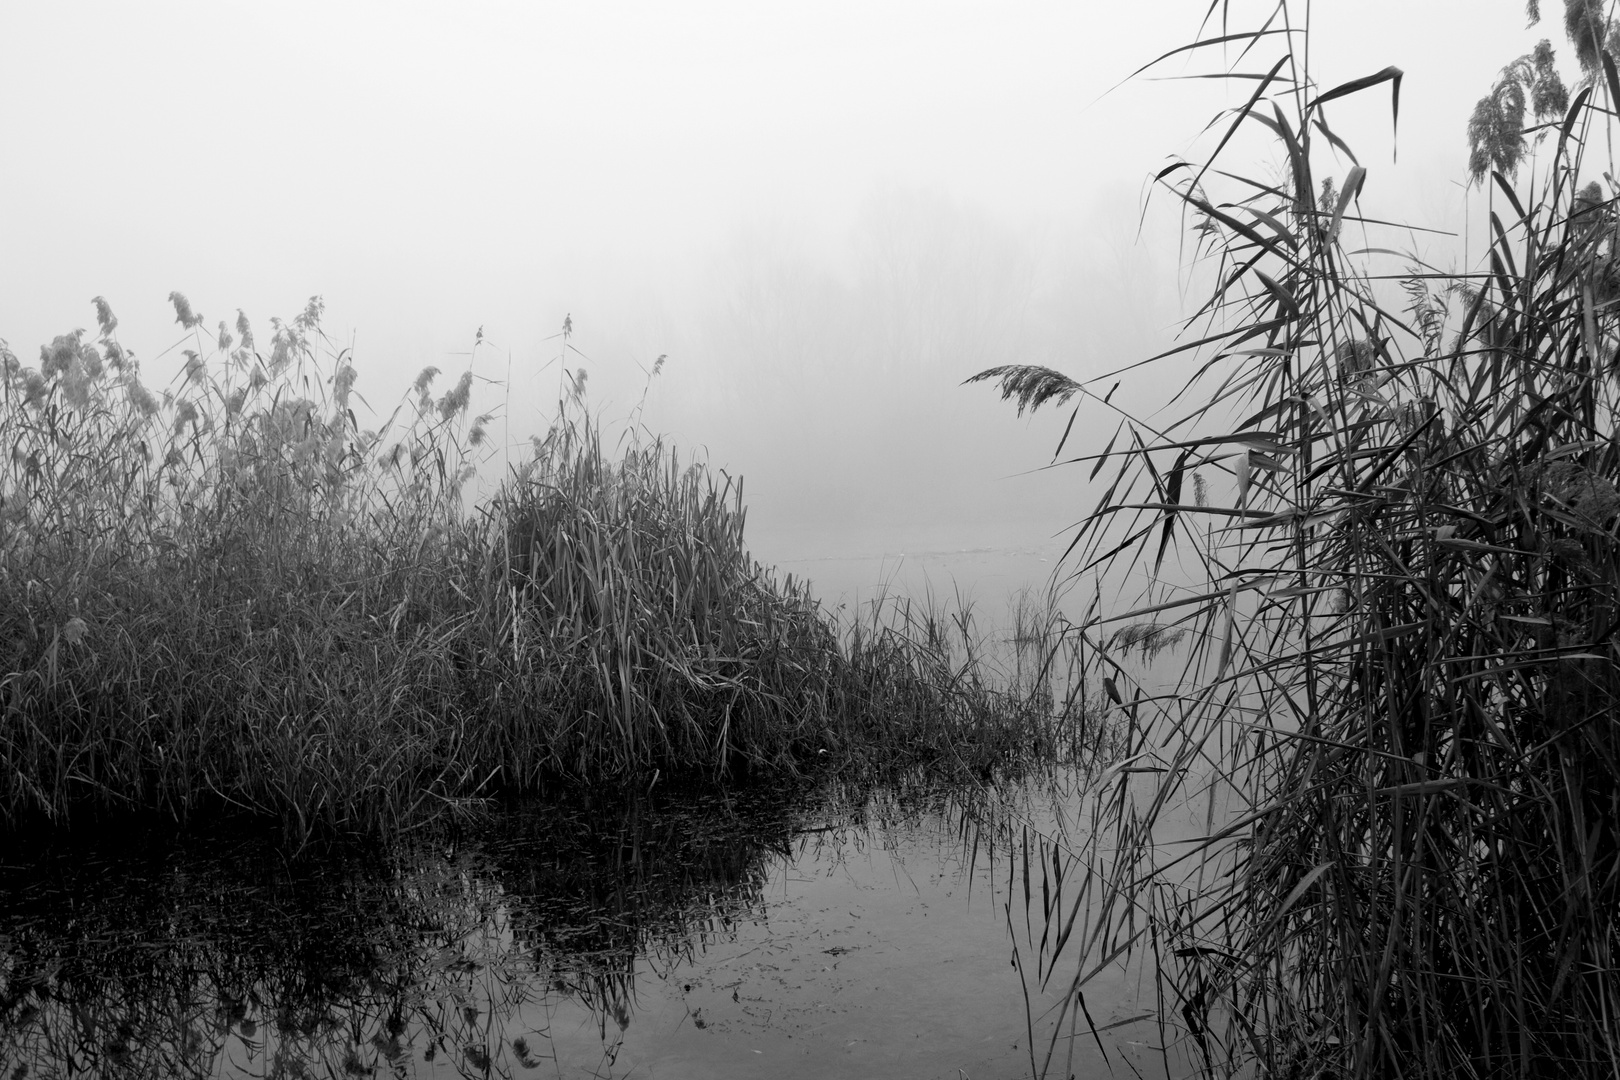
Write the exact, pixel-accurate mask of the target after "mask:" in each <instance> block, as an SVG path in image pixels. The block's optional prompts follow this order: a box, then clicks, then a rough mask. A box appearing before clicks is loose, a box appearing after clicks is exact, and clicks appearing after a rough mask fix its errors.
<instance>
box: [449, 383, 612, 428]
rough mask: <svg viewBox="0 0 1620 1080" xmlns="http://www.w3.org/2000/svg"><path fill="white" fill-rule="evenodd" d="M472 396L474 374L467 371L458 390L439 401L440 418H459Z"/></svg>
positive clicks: (452, 391)
mask: <svg viewBox="0 0 1620 1080" xmlns="http://www.w3.org/2000/svg"><path fill="white" fill-rule="evenodd" d="M580 378H581V379H583V378H584V373H583V372H581V373H580ZM471 394H472V372H470V371H466V372H463V373H462V375H461V378H460V379H459V380H458V381H457V382H456V388H455V389H454V390H451V391H450V392H449V393H448V394H445V395H444V397H442V398H440V399H439V417H440V418H441V419H444V420H448V419H450V418H451V417H453V416H459V415H460V414H461V412H462V411H463V410H464V409H466V408H467V399H468V397H470V396H471Z"/></svg>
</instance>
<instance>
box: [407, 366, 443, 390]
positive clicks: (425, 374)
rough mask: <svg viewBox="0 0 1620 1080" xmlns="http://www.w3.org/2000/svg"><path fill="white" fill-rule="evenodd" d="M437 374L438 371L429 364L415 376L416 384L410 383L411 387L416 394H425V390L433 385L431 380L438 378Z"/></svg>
mask: <svg viewBox="0 0 1620 1080" xmlns="http://www.w3.org/2000/svg"><path fill="white" fill-rule="evenodd" d="M438 374H439V369H438V368H436V367H434V366H433V365H432V364H429V365H428V366H427V367H425V368H423V369H422V370H421V372H420V373H418V374H417V376H416V382H414V383H412V384H411V385H412V386H414V387H415V388H416V392H417V393H418V394H425V393H427V388H428V387H429V386H431V385H432V384H433V380H434V379H435V378H437V377H438Z"/></svg>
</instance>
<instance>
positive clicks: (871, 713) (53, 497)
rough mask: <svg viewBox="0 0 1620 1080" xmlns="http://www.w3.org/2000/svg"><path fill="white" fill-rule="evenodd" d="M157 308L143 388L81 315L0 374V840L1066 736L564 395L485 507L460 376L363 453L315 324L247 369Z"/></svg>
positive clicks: (658, 448) (483, 420) (310, 829)
mask: <svg viewBox="0 0 1620 1080" xmlns="http://www.w3.org/2000/svg"><path fill="white" fill-rule="evenodd" d="M171 299H172V301H173V303H174V306H175V311H176V316H177V321H178V322H179V323H180V324H181V325H182V327H183V329H184V331H185V332H186V338H185V340H184V341H183V342H182V345H185V346H188V348H186V349H185V357H186V362H185V366H184V371H183V373H182V374H181V375H180V376H179V377H178V378H177V380H176V381H175V383H174V385H172V386H170V387H169V388H168V389H167V390H164V391H161V392H159V391H157V390H154V389H152V388H150V387H148V386H147V385H146V384H145V383H144V382H143V381H142V371H141V365H140V363H139V362H138V361H137V359H136V358H135V357H134V356H133V355H132V354H131V353H130V352H128V351H127V350H126V349H125V348H124V347H123V346H122V345H121V344H120V342H119V339H118V335H117V319H116V317H115V316H114V314H113V312H112V311H111V309H110V307H109V306H108V305H107V304H106V303H105V302H104V301H102V300H100V299H98V300H97V301H96V311H97V316H98V326H99V332H98V333H97V334H96V335H95V336H93V337H92V336H91V335H88V334H85V333H82V332H75V333H73V334H68V335H64V336H62V337H58V338H57V339H56V340H55V341H53V342H52V343H51V344H49V345H47V346H45V347H44V348H43V349H42V350H41V354H40V359H39V362H38V365H37V366H27V365H24V364H23V363H21V362H20V361H19V360H18V359H17V358H16V356H15V355H14V354H13V353H11V352H10V350H9V349H6V350H3V351H0V364H3V367H4V372H3V380H0V384H3V385H0V442H3V444H4V446H5V447H6V452H5V457H4V459H3V460H0V702H3V709H4V720H3V724H0V821H3V822H5V823H8V824H10V825H13V826H15V825H19V824H22V823H25V822H29V821H35V820H40V819H44V820H48V821H53V822H57V823H71V822H74V821H79V820H85V819H90V818H97V817H105V816H107V815H114V814H124V813H129V812H136V813H156V814H158V815H161V816H165V817H169V818H173V819H175V820H177V821H181V822H184V821H187V820H190V819H191V818H192V817H193V816H194V815H196V814H198V813H203V812H208V813H215V812H220V811H225V812H235V813H241V814H245V815H251V816H269V817H273V818H277V819H280V820H281V821H282V822H283V823H284V824H285V827H286V829H287V831H288V833H289V834H290V835H292V836H294V837H298V838H304V839H307V838H309V837H311V836H313V835H316V834H318V833H322V832H331V831H338V832H359V833H369V834H377V835H382V834H390V833H395V832H397V831H399V830H401V829H405V828H409V827H411V826H412V825H414V824H417V823H420V822H422V821H425V820H428V819H431V818H433V817H435V816H438V815H440V814H442V813H445V812H451V813H458V812H463V811H472V810H475V809H476V808H477V805H478V800H480V799H484V798H487V797H489V796H492V795H494V794H496V793H498V792H502V791H513V790H532V789H535V788H539V787H542V786H545V785H548V784H559V783H574V782H586V783H609V784H633V785H647V784H649V783H657V782H660V780H662V779H665V778H670V777H674V776H677V775H680V776H687V775H692V776H698V777H702V778H704V779H705V780H706V781H707V782H711V783H714V782H727V781H728V780H735V779H737V778H741V777H746V776H757V775H770V774H778V773H783V772H793V771H796V770H799V769H802V768H804V767H806V766H807V765H809V764H811V763H819V762H822V761H825V760H836V761H847V760H851V759H856V760H859V759H862V758H869V759H870V760H873V761H878V760H885V759H888V758H890V757H892V756H894V755H893V753H892V751H895V750H899V751H900V752H901V754H902V755H903V756H921V757H930V756H931V757H940V756H942V755H943V754H944V753H945V752H946V750H947V749H948V750H949V752H950V754H951V755H954V757H955V758H963V757H964V755H966V756H975V755H976V756H979V757H984V758H985V759H986V761H987V762H989V763H988V764H987V765H986V766H985V767H986V768H994V767H996V766H995V764H994V761H992V760H991V759H994V758H997V757H998V755H1003V754H1005V753H1010V752H1011V751H1012V749H1013V748H1016V747H1017V746H1020V745H1023V746H1029V745H1032V744H1034V743H1036V742H1039V741H1040V740H1042V739H1045V740H1046V741H1048V742H1050V741H1051V740H1052V736H1051V734H1050V733H1051V732H1053V731H1057V730H1058V729H1060V728H1061V727H1062V726H1063V725H1064V724H1065V723H1067V722H1068V719H1067V718H1064V717H1061V716H1057V715H1054V713H1053V712H1052V710H1051V709H1050V708H1049V707H1048V706H1049V705H1050V704H1051V703H1050V701H1049V700H1046V699H1042V700H1040V701H1034V702H1032V701H1031V700H1030V699H1029V698H1028V695H1025V694H1021V693H1012V692H1008V691H1007V690H1005V689H1001V688H997V687H995V686H994V685H992V684H991V683H990V682H988V681H986V680H982V679H977V678H976V677H975V675H974V674H973V673H972V672H965V671H962V670H959V669H956V668H953V667H952V666H951V665H950V664H948V663H944V662H942V661H940V660H939V659H938V658H937V657H936V656H935V655H934V652H935V650H936V649H937V648H938V646H939V642H938V641H937V640H934V641H931V640H929V639H927V638H926V637H924V638H920V639H918V640H910V639H908V638H907V634H908V633H910V632H911V631H912V630H914V629H916V627H915V626H908V625H906V624H904V623H901V622H893V621H886V620H888V619H889V615H888V614H887V613H883V612H878V613H874V614H873V616H872V619H871V621H870V623H863V624H862V625H861V626H860V627H858V628H849V627H843V626H840V625H839V624H837V623H836V622H835V621H834V620H833V619H831V618H830V617H829V616H828V615H826V614H825V613H824V612H823V611H822V610H821V608H820V606H819V605H818V603H817V602H816V601H815V599H814V598H813V597H812V596H811V594H810V592H809V591H808V588H807V587H806V586H805V585H804V583H802V582H796V581H794V580H792V579H791V578H788V579H783V578H780V577H778V576H777V575H776V574H775V573H774V572H773V571H771V570H770V569H769V568H766V567H763V566H761V565H760V564H759V563H758V562H756V561H755V560H754V559H753V558H752V557H751V556H750V554H749V552H748V549H747V547H746V545H745V543H744V539H743V527H744V522H745V519H746V513H745V508H744V506H743V501H742V487H741V483H740V482H733V481H732V480H730V479H729V478H717V477H716V475H715V474H714V472H712V471H711V470H709V469H708V468H706V467H705V466H704V465H703V464H702V463H699V462H688V461H683V460H682V459H681V456H680V455H679V454H678V453H677V452H676V450H675V448H674V447H673V446H671V445H670V444H669V443H667V442H666V441H664V440H662V439H659V438H656V437H653V436H650V435H647V434H646V433H644V432H640V433H637V432H632V433H631V434H630V435H629V436H627V437H626V438H625V439H624V440H622V441H621V443H620V444H619V447H618V450H617V452H615V453H613V454H609V453H607V452H605V451H604V448H603V439H602V434H601V431H600V428H599V426H598V424H597V423H596V422H595V421H594V420H593V419H592V418H591V417H590V415H589V413H588V412H587V411H586V407H585V401H584V396H583V385H584V380H583V378H581V377H578V376H577V373H576V374H575V375H571V376H570V377H569V379H568V381H567V384H566V385H567V386H569V387H571V389H569V390H568V392H567V393H566V394H565V395H564V400H563V401H561V402H560V403H559V406H558V411H557V414H556V416H557V419H556V422H555V423H554V424H553V425H552V426H551V428H550V429H549V430H548V431H547V433H546V434H545V435H543V436H541V437H538V438H536V439H535V440H534V441H533V444H532V446H530V447H529V448H528V449H527V451H526V453H525V454H524V455H523V457H522V459H521V460H519V461H518V462H516V463H514V464H513V465H512V466H511V467H510V469H509V471H508V473H507V475H506V476H505V478H504V479H503V481H502V482H501V483H500V485H499V487H498V489H497V490H496V491H495V493H494V494H493V495H490V496H489V497H487V498H482V499H475V498H473V497H472V496H471V495H470V494H469V482H470V481H471V480H472V479H473V478H474V476H475V475H477V469H478V467H479V465H480V464H481V463H485V462H487V461H488V460H489V458H490V455H491V453H492V451H491V449H490V446H489V441H488V439H487V427H488V425H489V424H490V422H491V418H490V417H489V416H472V415H470V414H469V400H470V398H471V396H472V395H471V389H472V383H473V379H472V373H471V370H470V369H469V370H468V371H466V372H463V373H461V374H460V376H459V378H457V380H456V381H455V382H454V383H453V384H451V385H450V386H449V387H448V389H444V390H442V391H440V392H435V388H434V383H435V380H436V379H437V378H438V376H439V373H438V372H437V371H436V370H434V369H432V368H429V369H427V370H426V371H424V372H422V374H421V375H420V377H418V379H417V380H416V381H415V383H414V384H413V386H412V389H411V390H410V391H409V393H408V394H407V397H406V399H405V400H404V401H403V402H402V403H401V404H400V406H399V407H398V408H397V409H396V410H395V411H394V413H393V414H392V416H390V417H389V418H388V419H387V421H386V422H385V423H383V424H382V425H381V426H380V427H377V428H375V429H366V428H362V427H361V425H360V423H359V421H358V420H357V415H358V414H360V413H362V412H364V409H363V408H362V407H361V402H360V401H359V399H358V395H357V392H356V390H355V380H356V371H355V368H354V366H353V363H352V357H351V356H350V354H349V353H348V352H347V351H345V350H338V349H335V348H334V347H333V346H332V345H331V343H330V342H329V341H328V340H327V339H326V337H325V336H324V334H323V333H322V331H321V315H322V306H321V303H320V301H319V300H318V299H315V300H311V302H310V304H309V306H308V307H307V309H306V310H305V311H304V312H302V313H300V314H299V315H298V316H297V317H296V318H294V319H292V320H290V321H287V322H282V321H279V320H277V321H274V322H273V334H272V337H271V339H270V341H269V342H268V344H267V346H266V347H264V348H261V347H260V346H259V345H258V344H256V342H255V340H254V335H253V330H252V327H251V326H250V325H249V323H248V322H247V320H246V319H245V318H244V317H240V316H239V318H238V320H237V321H236V323H235V325H234V326H227V325H226V324H225V323H223V322H222V323H220V324H219V326H218V329H217V332H208V333H205V332H204V328H203V324H202V318H201V316H199V315H197V314H195V313H194V312H193V311H192V310H191V308H190V305H189V304H188V303H187V302H186V300H185V298H184V297H183V296H181V295H179V294H175V295H174V296H173V297H172V298H171ZM565 343H566V338H565ZM1043 733H1045V734H1043Z"/></svg>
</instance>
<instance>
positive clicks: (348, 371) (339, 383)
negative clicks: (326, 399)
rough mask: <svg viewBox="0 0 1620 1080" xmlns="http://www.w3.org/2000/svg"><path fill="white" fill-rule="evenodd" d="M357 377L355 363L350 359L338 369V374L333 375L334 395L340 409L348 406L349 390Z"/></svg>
mask: <svg viewBox="0 0 1620 1080" xmlns="http://www.w3.org/2000/svg"><path fill="white" fill-rule="evenodd" d="M355 378H356V372H355V370H354V365H353V364H351V363H349V362H348V361H344V363H343V364H342V366H340V367H339V368H338V369H337V374H336V375H333V376H332V395H333V398H334V399H335V400H336V401H337V407H338V409H339V410H342V409H345V408H347V407H348V404H349V390H350V389H351V388H352V387H353V386H354V380H355Z"/></svg>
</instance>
